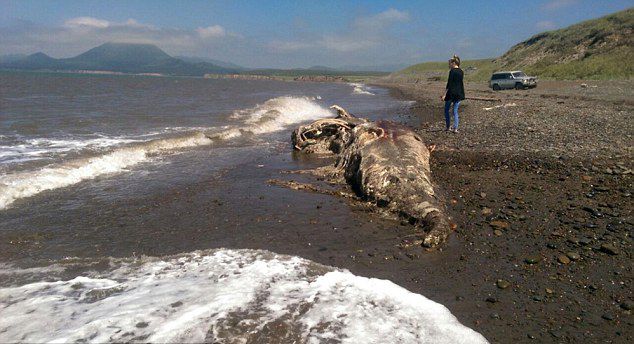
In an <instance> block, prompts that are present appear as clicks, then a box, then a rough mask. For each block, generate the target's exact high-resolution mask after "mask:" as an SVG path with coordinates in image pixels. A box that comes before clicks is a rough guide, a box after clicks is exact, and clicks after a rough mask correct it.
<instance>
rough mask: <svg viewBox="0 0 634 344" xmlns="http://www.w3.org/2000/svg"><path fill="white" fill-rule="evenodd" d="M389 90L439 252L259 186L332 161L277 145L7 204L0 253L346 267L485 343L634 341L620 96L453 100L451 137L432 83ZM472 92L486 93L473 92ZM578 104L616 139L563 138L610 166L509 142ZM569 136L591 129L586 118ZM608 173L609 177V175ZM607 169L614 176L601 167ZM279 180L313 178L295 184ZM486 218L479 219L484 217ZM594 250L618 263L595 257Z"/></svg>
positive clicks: (402, 234)
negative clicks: (231, 252)
mask: <svg viewBox="0 0 634 344" xmlns="http://www.w3.org/2000/svg"><path fill="white" fill-rule="evenodd" d="M370 85H371V84H370ZM381 86H382V87H385V85H381ZM392 86H394V87H393V88H391V89H392V92H393V95H395V96H398V97H400V98H401V99H407V100H415V101H416V104H414V105H412V106H411V109H410V111H409V112H408V113H407V114H405V115H403V116H399V117H398V119H399V120H401V119H404V120H405V121H406V124H408V125H411V126H413V127H414V128H416V129H417V130H418V131H419V132H420V134H421V136H422V137H423V139H424V140H425V141H426V142H427V143H428V144H436V145H437V150H436V151H435V152H434V153H432V160H431V166H432V178H433V180H434V182H435V184H436V186H437V189H438V190H437V191H438V192H439V193H441V194H442V195H443V196H444V198H445V200H447V201H448V202H447V203H448V204H447V207H448V215H450V216H451V217H452V218H453V222H455V223H457V224H458V228H457V231H456V232H455V233H453V234H452V235H451V236H450V238H449V241H448V242H447V243H446V244H444V245H441V246H440V247H439V248H437V249H434V250H426V249H424V248H422V247H419V246H409V247H408V248H402V247H403V246H407V245H401V244H403V243H405V244H407V238H408V236H409V235H410V234H411V233H412V230H413V228H412V227H411V226H409V225H408V224H403V223H401V222H399V221H394V220H388V219H383V218H381V217H380V215H377V214H376V212H375V211H374V208H373V207H371V206H367V205H364V204H363V203H351V202H348V201H346V200H344V199H341V198H338V197H332V196H328V195H322V194H316V193H309V192H301V191H295V190H289V189H285V188H281V187H276V186H273V185H269V184H268V183H267V181H268V180H269V179H273V178H281V177H284V175H283V174H281V173H283V171H286V170H293V169H308V168H314V167H318V166H322V165H324V164H328V163H331V161H330V160H328V159H319V158H311V157H306V156H301V155H297V154H292V153H291V152H290V149H289V147H290V143H289V144H288V146H286V145H284V146H283V147H279V149H278V150H277V151H276V152H275V153H272V154H271V155H269V156H261V157H258V158H257V159H256V160H255V161H249V162H248V163H244V164H241V165H239V166H237V167H235V168H232V169H230V170H227V171H222V173H218V174H217V175H211V174H210V175H205V176H204V177H203V178H201V179H200V180H197V181H195V182H187V183H186V182H181V183H179V184H174V185H171V184H170V185H164V186H162V187H161V188H160V189H158V190H156V192H155V193H153V194H148V195H144V194H142V195H138V196H137V197H134V198H129V199H126V200H125V201H124V202H122V203H108V202H101V201H100V200H99V199H96V200H94V202H92V203H91V204H89V205H88V206H86V207H83V208H77V209H66V210H65V211H64V212H55V214H54V216H51V217H47V216H46V215H47V214H36V215H35V216H34V215H33V213H32V212H33V208H31V209H29V207H28V206H25V207H19V208H18V207H16V208H12V209H9V210H7V211H6V212H5V213H2V214H0V216H6V218H7V219H9V218H11V219H13V220H14V221H23V222H24V226H25V227H30V228H37V230H33V231H32V232H31V231H29V232H28V234H29V236H26V237H25V236H24V235H23V234H24V232H20V233H17V232H16V233H12V232H11V231H0V232H1V233H0V234H2V240H0V258H6V257H22V258H24V259H25V260H27V261H29V260H30V259H33V261H41V262H46V261H47V260H49V259H53V260H55V259H61V257H66V256H70V257H73V256H74V257H85V256H87V255H88V256H89V257H92V256H93V255H94V256H96V257H103V256H111V257H131V256H135V255H150V256H164V255H169V254H178V253H182V252H190V251H193V250H198V249H213V248H229V249H233V248H236V249H244V248H252V249H264V250H269V251H272V252H275V253H279V254H288V255H293V256H299V257H302V258H305V259H309V260H312V261H315V262H317V263H321V264H325V265H329V266H334V267H337V268H342V269H348V270H350V271H351V272H352V273H353V274H355V275H357V276H363V277H372V278H381V279H387V280H390V281H392V282H393V283H396V284H398V285H400V286H402V287H404V288H406V289H408V290H409V291H411V292H414V293H418V294H422V295H423V296H425V297H426V298H429V299H431V300H433V301H435V302H438V303H441V304H442V305H444V306H445V307H447V308H448V309H449V310H450V311H451V313H452V314H453V315H454V316H456V317H457V318H458V320H459V321H460V322H461V323H462V324H463V325H465V326H467V327H470V328H472V329H473V330H475V331H477V332H479V333H481V334H482V335H484V336H485V337H486V338H487V339H488V340H489V341H491V342H492V343H498V342H499V343H508V342H520V343H524V342H560V341H573V340H576V341H581V342H597V341H608V342H609V341H612V342H627V341H630V340H631V339H632V338H634V336H633V333H632V318H631V311H630V310H627V309H625V308H624V306H625V307H627V305H628V302H630V305H631V302H632V300H633V295H632V291H631V290H630V289H631V288H629V286H630V285H631V283H632V280H633V278H632V267H631V256H632V248H631V229H630V228H631V227H632V226H631V225H632V217H631V214H632V205H631V204H630V203H631V202H629V200H630V199H631V195H629V192H631V189H632V187H631V186H632V184H631V174H630V173H628V174H624V173H621V172H625V169H621V168H620V167H618V166H617V165H616V164H617V163H620V164H624V165H628V166H627V167H628V168H629V169H631V168H632V166H630V165H629V164H631V160H632V159H631V150H630V151H628V150H627V149H628V146H627V145H624V143H627V140H624V138H623V137H621V136H622V132H621V131H619V130H621V129H623V128H621V129H619V126H620V127H623V125H624V123H625V130H627V131H630V132H631V124H629V122H627V121H623V120H622V119H623V118H622V116H625V115H628V114H630V113H631V110H632V108H631V107H630V105H628V103H627V102H626V101H625V102H623V103H620V102H619V101H618V98H619V97H622V95H620V94H618V92H617V93H616V94H611V93H610V94H611V96H612V97H615V98H617V100H615V101H612V102H602V103H599V104H595V103H596V102H597V101H596V100H593V99H594V98H592V97H589V96H588V95H584V96H585V97H586V98H589V99H590V100H583V99H582V100H580V104H579V103H574V104H565V103H564V104H560V103H558V102H559V101H561V99H565V98H561V99H560V98H553V97H546V98H542V97H541V94H544V92H542V91H548V90H547V89H546V90H541V89H538V91H539V92H537V91H534V90H530V91H509V92H504V93H500V94H499V95H500V96H502V97H505V98H508V99H505V101H507V100H510V101H513V102H522V104H529V105H530V104H531V102H532V100H533V99H535V102H537V103H538V104H537V105H535V106H533V107H531V108H529V109H525V108H524V107H520V106H518V107H512V108H499V109H494V110H491V111H490V112H485V111H484V110H482V107H484V106H490V104H488V103H486V105H485V104H484V102H478V101H470V102H466V103H465V104H464V105H465V106H464V107H463V111H462V119H463V128H464V130H463V131H462V132H461V133H460V134H459V135H454V134H450V133H444V132H442V131H435V129H436V127H437V126H438V125H440V126H442V103H440V102H439V101H437V100H436V99H437V97H436V93H435V90H437V89H438V88H439V87H440V89H442V86H443V84H442V83H438V84H429V85H392ZM630 90H631V89H630ZM469 91H470V90H469V89H468V92H469ZM597 91H598V88H597ZM617 91H618V90H617ZM523 92H526V93H523ZM630 92H631V91H630ZM473 93H483V94H487V90H485V89H483V90H479V89H478V90H474V91H473ZM399 94H400V95H399ZM564 95H565V94H564ZM572 96H575V95H574V94H573V95H572ZM624 99H627V98H624ZM619 104H620V105H619ZM573 106H574V107H573ZM578 107H579V108H583V107H591V108H593V109H594V108H597V109H599V110H600V111H597V112H596V113H597V116H602V117H601V119H602V122H601V123H606V124H609V125H606V126H605V127H606V128H607V129H606V130H610V132H608V133H607V134H610V135H613V136H615V137H616V139H613V140H611V141H607V142H606V143H602V142H597V143H596V144H594V145H593V141H594V140H588V139H586V140H584V139H577V140H576V141H575V143H578V146H579V147H580V148H579V149H580V151H581V152H586V153H591V152H594V151H595V150H596V149H599V148H600V149H605V145H607V144H609V145H611V146H612V147H614V148H613V151H614V154H612V153H610V156H612V157H608V156H606V157H603V158H600V159H595V158H593V157H594V156H595V154H594V153H591V154H579V153H578V151H577V150H574V151H572V153H574V154H572V156H571V157H569V156H563V155H561V154H560V153H558V152H559V151H560V150H561V149H560V148H566V147H568V146H567V145H569V144H570V142H569V139H570V137H569V135H563V134H562V135H561V136H557V137H555V138H554V139H556V140H557V141H555V142H554V143H553V144H552V147H554V148H549V147H550V146H551V145H549V146H548V147H546V148H545V149H541V148H540V150H536V148H535V147H534V145H535V143H534V140H539V139H542V140H543V136H540V130H541V129H540V128H539V127H537V126H535V128H534V130H535V131H533V132H531V134H532V136H527V137H524V136H518V135H520V134H521V133H522V132H525V131H527V130H526V126H525V122H526V120H532V121H537V122H539V121H541V120H543V117H542V116H541V115H540V114H541V113H542V112H540V111H542V110H543V109H544V108H546V109H549V110H552V111H553V112H554V113H553V114H552V115H551V114H549V115H548V116H547V117H552V116H553V115H556V116H560V115H565V114H566V113H567V111H570V110H571V109H576V108H578ZM615 109H616V110H617V115H618V113H620V112H618V111H624V113H621V115H618V116H617V115H614V110H615ZM511 111H513V112H511ZM593 113H595V112H593ZM474 124H477V126H476V125H474ZM563 124H566V123H565V122H563ZM590 124H591V125H594V122H592V123H590ZM590 124H589V125H590ZM617 124H618V125H617ZM553 125H554V124H553ZM496 126H497V127H496ZM500 126H502V127H500ZM578 126H580V129H579V127H578ZM571 128H572V129H574V130H581V129H587V130H588V131H589V130H590V129H595V128H593V127H586V126H584V123H578V124H575V125H573V126H571ZM502 129H509V130H510V129H512V130H514V131H510V133H512V134H513V135H514V136H512V137H511V138H513V139H514V140H515V141H518V142H519V143H518V144H516V145H515V146H512V148H513V149H510V150H508V149H507V150H504V149H499V147H501V146H500V145H508V143H509V142H510V141H509V137H508V136H507V135H503V134H501V133H503V132H502V131H501V130H502ZM546 129H548V128H546V127H544V129H543V130H546ZM548 133H550V132H546V133H545V134H548ZM573 134H574V135H573V137H574V136H577V135H578V134H579V133H576V132H575V133H573ZM289 136H290V135H289ZM608 136H609V135H608ZM533 139H534V140H533ZM495 144H498V145H495ZM558 145H559V146H558ZM619 151H620V153H619ZM617 153H618V154H620V155H621V157H620V158H616V157H615V156H616V155H617ZM575 154H576V157H575ZM555 155H557V156H555ZM587 156H591V157H592V158H589V157H587ZM562 157H563V159H562ZM580 163H581V164H582V165H580ZM593 166H594V167H593ZM615 166H616V167H617V168H618V172H619V173H614V172H615V170H616V168H614V167H615ZM608 168H609V169H610V170H611V172H612V173H610V174H607V173H606V170H607V169H608ZM621 170H623V171H621ZM286 177H288V178H292V179H294V180H296V181H298V182H306V183H318V184H319V183H322V182H320V181H316V180H315V178H312V177H310V176H308V175H292V176H289V175H286ZM286 177H284V178H286ZM323 186H324V187H329V186H328V185H323ZM73 192H80V191H78V190H73ZM588 194H592V195H593V196H592V198H588V197H586V196H587V195H588ZM56 197H57V196H56V194H55V193H44V194H41V195H38V196H34V199H33V201H34V202H37V203H40V204H45V203H47V202H55V200H56ZM25 204H27V205H28V203H25ZM245 204H248V206H245ZM586 208H587V209H586ZM35 209H37V208H35ZM485 209H489V210H487V211H486V214H485ZM588 209H591V210H594V211H588ZM489 211H490V213H489ZM619 221H620V222H621V223H618V222H619ZM614 222H617V223H616V224H613V223H614ZM493 223H495V226H493ZM66 227H69V228H73V229H75V230H76V232H74V233H72V234H73V235H74V236H72V237H70V236H69V234H65V233H63V231H61V230H59V231H58V230H51V228H53V229H56V228H66ZM44 228H46V229H44ZM100 229H107V230H103V231H102V230H100ZM496 231H497V232H496ZM498 234H499V235H498ZM104 237H105V238H111V240H104ZM69 238H70V239H69ZM68 240H72V241H68ZM60 242H63V243H66V245H63V246H60V245H59V243H60ZM606 243H611V244H612V245H613V246H614V248H615V249H616V250H617V251H615V252H616V253H617V254H615V255H613V254H610V253H607V252H605V250H602V248H601V245H603V244H606ZM568 252H573V253H576V254H577V255H578V256H579V258H578V259H577V260H573V259H572V258H569V260H570V261H569V262H568V263H566V264H563V263H559V262H558V259H559V256H561V255H565V254H567V253H568ZM3 260H7V259H3ZM528 262H532V263H528ZM498 280H501V281H504V282H506V283H504V282H498ZM456 281H459V282H460V283H456ZM621 283H623V284H621ZM502 287H504V288H502ZM549 290H550V292H549ZM561 309H564V310H565V311H563V312H562V311H561ZM604 316H605V317H604ZM370 320H371V319H370ZM532 338H534V339H532Z"/></svg>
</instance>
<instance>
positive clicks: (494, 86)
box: [493, 84, 501, 91]
mask: <svg viewBox="0 0 634 344" xmlns="http://www.w3.org/2000/svg"><path fill="white" fill-rule="evenodd" d="M493 90H494V91H499V90H501V88H500V85H498V84H493Z"/></svg>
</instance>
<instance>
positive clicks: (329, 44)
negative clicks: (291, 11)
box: [268, 8, 410, 53]
mask: <svg viewBox="0 0 634 344" xmlns="http://www.w3.org/2000/svg"><path fill="white" fill-rule="evenodd" d="M409 18H410V16H409V13H407V12H404V11H399V10H396V9H393V8H391V9H388V10H386V11H383V12H380V13H377V14H375V15H372V16H367V17H359V18H356V19H355V20H353V21H352V24H351V25H350V27H349V28H347V29H346V30H345V31H344V32H339V33H333V34H327V35H317V36H314V37H302V39H300V40H294V41H278V40H275V41H272V42H271V43H269V45H268V47H269V48H270V49H271V50H274V51H279V52H289V51H300V50H304V51H309V50H324V49H325V50H329V51H332V52H339V53H350V52H355V51H362V50H368V49H371V48H374V47H378V46H381V45H389V42H390V39H391V37H390V35H389V34H388V31H389V28H390V27H392V26H393V25H394V24H396V23H399V22H404V21H407V20H409Z"/></svg>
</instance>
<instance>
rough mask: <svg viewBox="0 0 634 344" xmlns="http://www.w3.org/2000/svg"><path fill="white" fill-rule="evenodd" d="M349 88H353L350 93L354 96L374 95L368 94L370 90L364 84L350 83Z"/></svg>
mask: <svg viewBox="0 0 634 344" xmlns="http://www.w3.org/2000/svg"><path fill="white" fill-rule="evenodd" d="M350 86H352V87H353V89H352V93H354V94H366V95H370V96H374V95H375V94H374V93H372V92H370V89H369V88H368V86H366V85H364V84H360V83H351V84H350Z"/></svg>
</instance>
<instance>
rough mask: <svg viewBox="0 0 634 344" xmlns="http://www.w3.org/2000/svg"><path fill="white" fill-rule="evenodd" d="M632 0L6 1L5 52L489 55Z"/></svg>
mask: <svg viewBox="0 0 634 344" xmlns="http://www.w3.org/2000/svg"><path fill="white" fill-rule="evenodd" d="M630 7H634V0H611V1H607V0H606V1H595V0H535V1H529V0H527V1H519V0H504V1H494V0H490V1H485V0H471V1H460V0H453V1H423V0H420V1H399V0H395V1H378V0H368V1H343V0H342V1H332V0H311V1H303V0H288V1H275V0H259V1H250V0H235V1H197V0H189V1H167V0H148V1H142V0H125V1H124V0H101V1H92V0H58V1H50V0H49V1H34V0H33V1H32V0H0V55H6V54H16V53H23V54H29V53H35V52H39V51H41V52H44V53H46V54H48V55H50V56H53V57H56V58H61V57H71V56H75V55H78V54H80V53H82V52H84V51H86V50H88V49H90V48H93V47H95V46H97V45H100V44H103V43H105V42H128V43H151V44H155V45H157V46H158V47H160V48H161V49H163V50H165V51H166V52H167V53H168V54H170V55H182V56H196V57H208V58H213V59H218V60H223V61H228V62H233V63H236V64H239V65H242V66H245V67H274V68H295V67H309V66H314V65H322V66H329V67H342V66H351V65H354V66H378V65H410V64H414V63H418V62H424V61H444V60H446V59H447V58H449V57H451V56H452V55H453V54H454V53H455V54H458V55H459V56H460V57H461V58H462V59H463V60H465V59H474V58H491V57H496V56H499V55H501V54H503V53H504V52H505V51H506V50H508V49H509V48H510V47H511V46H513V45H514V44H516V43H519V42H520V41H522V40H525V39H527V38H529V37H530V36H532V35H534V34H536V33H539V32H542V31H546V30H553V29H557V28H562V27H566V26H569V25H571V24H574V23H577V22H580V21H583V20H587V19H593V18H598V17H601V16H604V15H606V14H610V13H613V12H616V11H620V10H623V9H627V8H630Z"/></svg>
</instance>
